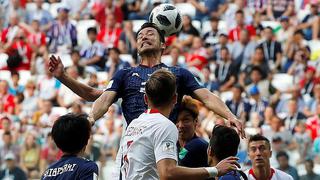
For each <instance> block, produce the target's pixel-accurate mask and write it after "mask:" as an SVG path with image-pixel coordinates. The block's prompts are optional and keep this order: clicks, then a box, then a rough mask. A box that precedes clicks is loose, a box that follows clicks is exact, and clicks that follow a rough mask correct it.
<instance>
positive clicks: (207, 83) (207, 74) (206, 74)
mask: <svg viewBox="0 0 320 180" xmlns="http://www.w3.org/2000/svg"><path fill="white" fill-rule="evenodd" d="M201 72H202V74H203V87H205V88H207V89H209V90H210V91H211V92H214V91H217V90H218V85H217V83H216V82H215V81H213V80H212V79H211V75H212V73H211V70H210V67H208V66H206V67H204V68H203V69H202V71H201Z"/></svg>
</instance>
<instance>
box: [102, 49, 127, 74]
mask: <svg viewBox="0 0 320 180" xmlns="http://www.w3.org/2000/svg"><path fill="white" fill-rule="evenodd" d="M108 52H109V59H110V60H109V61H108V63H107V64H106V71H107V72H108V78H109V79H111V77H113V75H114V74H115V73H116V72H118V71H119V70H120V69H124V68H128V67H130V64H129V63H128V62H127V61H123V60H121V59H120V50H119V49H118V48H116V47H114V48H110V49H109V50H108Z"/></svg>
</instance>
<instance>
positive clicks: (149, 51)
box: [139, 46, 159, 55]
mask: <svg viewBox="0 0 320 180" xmlns="http://www.w3.org/2000/svg"><path fill="white" fill-rule="evenodd" d="M157 51H159V49H158V48H156V47H152V46H150V47H143V48H141V49H140V52H139V54H140V55H144V54H152V53H155V52H157Z"/></svg>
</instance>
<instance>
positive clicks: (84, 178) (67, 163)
mask: <svg viewBox="0 0 320 180" xmlns="http://www.w3.org/2000/svg"><path fill="white" fill-rule="evenodd" d="M98 172H99V170H98V166H97V164H96V163H95V162H93V161H90V160H87V159H85V158H80V157H77V156H71V155H70V156H66V155H64V156H62V157H61V159H60V160H59V161H57V162H55V163H53V164H52V165H50V166H49V168H48V169H47V170H46V171H45V172H44V173H43V175H42V177H41V179H42V180H60V179H61V180H65V179H72V180H95V179H97V177H98Z"/></svg>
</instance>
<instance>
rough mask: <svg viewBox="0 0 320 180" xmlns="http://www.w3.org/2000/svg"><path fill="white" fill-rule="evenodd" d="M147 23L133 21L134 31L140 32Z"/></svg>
mask: <svg viewBox="0 0 320 180" xmlns="http://www.w3.org/2000/svg"><path fill="white" fill-rule="evenodd" d="M145 22H147V21H146V20H132V24H133V31H134V32H138V30H139V29H140V27H141V26H142V25H143V24H144V23H145Z"/></svg>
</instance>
